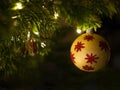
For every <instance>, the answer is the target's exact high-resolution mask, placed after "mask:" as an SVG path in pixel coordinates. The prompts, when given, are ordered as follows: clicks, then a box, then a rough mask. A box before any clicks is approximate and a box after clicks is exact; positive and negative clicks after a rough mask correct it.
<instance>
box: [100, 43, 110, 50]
mask: <svg viewBox="0 0 120 90" xmlns="http://www.w3.org/2000/svg"><path fill="white" fill-rule="evenodd" d="M99 47H100V48H101V50H105V52H106V51H107V50H108V49H109V47H108V45H107V43H106V42H105V41H100V42H99Z"/></svg>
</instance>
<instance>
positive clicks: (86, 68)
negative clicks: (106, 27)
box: [83, 65, 94, 71]
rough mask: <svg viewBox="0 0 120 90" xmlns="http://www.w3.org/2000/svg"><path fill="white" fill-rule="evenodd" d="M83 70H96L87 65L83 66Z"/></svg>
mask: <svg viewBox="0 0 120 90" xmlns="http://www.w3.org/2000/svg"><path fill="white" fill-rule="evenodd" d="M83 69H84V70H88V71H89V70H94V68H93V67H92V66H88V65H85V66H83Z"/></svg>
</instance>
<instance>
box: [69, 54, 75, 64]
mask: <svg viewBox="0 0 120 90" xmlns="http://www.w3.org/2000/svg"><path fill="white" fill-rule="evenodd" d="M70 57H71V59H72V62H73V63H75V57H74V54H72V53H70Z"/></svg>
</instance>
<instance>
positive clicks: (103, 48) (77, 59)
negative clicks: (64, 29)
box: [70, 33, 110, 72]
mask: <svg viewBox="0 0 120 90" xmlns="http://www.w3.org/2000/svg"><path fill="white" fill-rule="evenodd" d="M70 56H71V59H72V62H73V63H74V64H75V66H76V67H78V68H79V69H80V70H83V71H87V72H94V71H98V70H100V69H102V68H103V67H104V66H105V65H106V64H107V63H108V62H109V59H110V46H109V44H108V42H107V41H106V40H105V39H104V38H103V37H101V36H100V35H98V34H95V33H84V34H82V35H80V36H79V37H78V38H77V39H75V41H74V42H73V44H72V46H71V49H70Z"/></svg>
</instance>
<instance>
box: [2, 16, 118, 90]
mask: <svg viewBox="0 0 120 90" xmlns="http://www.w3.org/2000/svg"><path fill="white" fill-rule="evenodd" d="M65 28H66V30H64V31H62V32H61V33H59V34H58V35H57V36H56V37H55V45H54V46H53V47H52V52H50V53H49V54H48V55H47V56H46V57H45V58H44V60H43V61H42V62H39V59H41V58H40V57H39V56H36V57H30V58H31V61H30V62H31V63H33V61H32V60H36V62H35V63H34V64H33V67H34V68H33V67H32V68H29V70H25V72H24V73H22V74H21V75H17V74H16V75H13V76H10V77H8V78H6V79H3V80H1V82H0V90H120V17H119V16H114V17H113V19H109V18H106V17H105V18H103V24H102V27H101V28H99V29H98V30H97V32H96V33H98V34H100V35H101V36H103V37H105V38H106V39H107V40H108V42H109V44H110V47H111V58H110V61H109V63H108V65H106V67H104V68H103V69H101V70H100V71H97V72H92V73H88V72H84V71H81V70H79V69H78V68H77V67H75V66H74V64H73V63H72V61H71V59H70V55H69V50H70V47H71V44H72V42H73V41H74V40H75V38H76V37H78V36H79V35H78V34H77V33H76V32H75V30H69V31H68V30H67V27H64V29H65ZM37 60H38V61H37ZM23 69H24V67H23Z"/></svg>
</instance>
